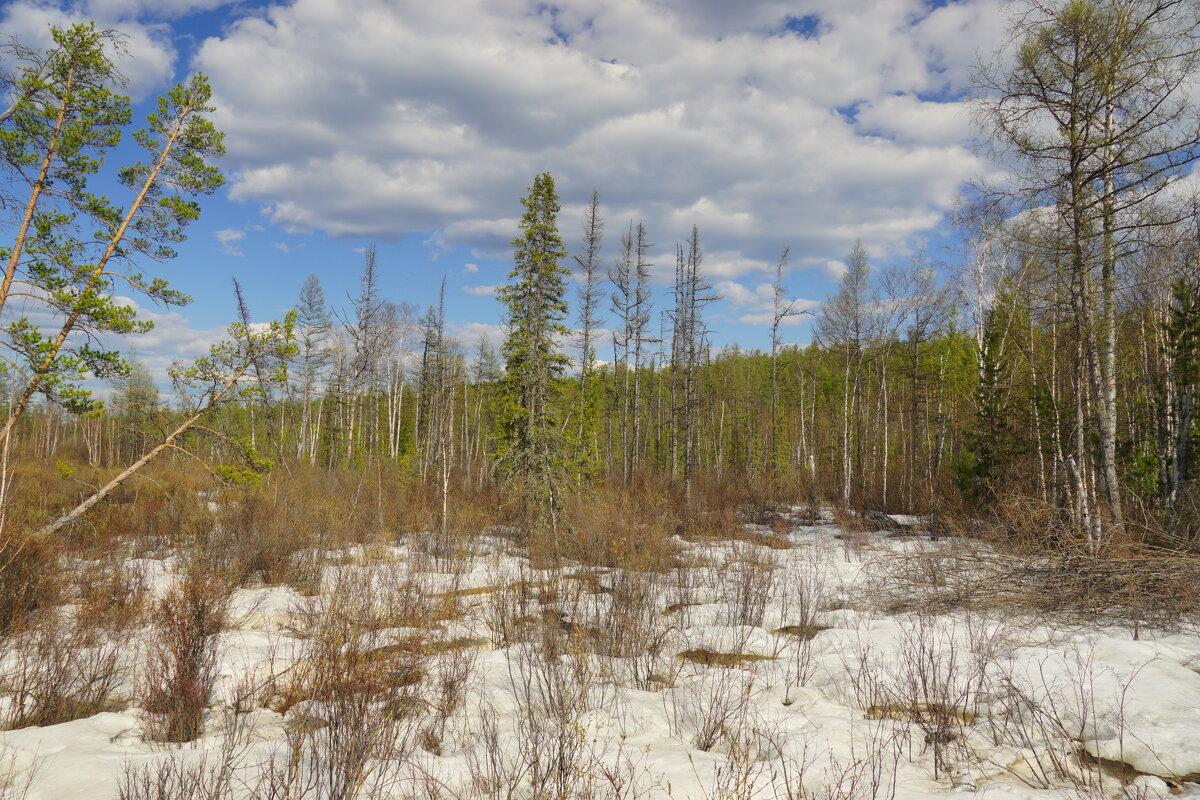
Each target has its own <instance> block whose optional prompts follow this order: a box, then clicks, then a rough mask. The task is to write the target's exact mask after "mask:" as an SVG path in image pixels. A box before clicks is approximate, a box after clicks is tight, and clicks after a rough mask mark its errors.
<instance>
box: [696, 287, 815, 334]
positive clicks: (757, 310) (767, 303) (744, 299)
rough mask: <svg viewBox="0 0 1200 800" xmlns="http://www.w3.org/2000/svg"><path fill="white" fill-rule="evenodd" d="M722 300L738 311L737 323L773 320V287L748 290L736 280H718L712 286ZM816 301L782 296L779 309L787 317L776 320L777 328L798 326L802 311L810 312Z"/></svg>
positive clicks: (758, 322) (761, 322) (769, 322)
mask: <svg viewBox="0 0 1200 800" xmlns="http://www.w3.org/2000/svg"><path fill="white" fill-rule="evenodd" d="M714 288H715V289H716V291H717V292H718V293H719V294H720V295H721V297H722V299H724V300H726V301H727V302H729V303H730V304H732V305H733V306H735V307H736V308H737V310H738V317H737V321H738V322H742V323H745V324H747V325H770V324H771V323H772V322H773V321H774V319H775V285H774V284H772V283H760V284H758V285H757V286H755V287H753V288H750V287H748V286H745V285H743V284H741V283H738V282H737V281H721V282H719V283H718V284H716V286H715V287H714ZM819 305H820V302H818V301H816V300H806V299H804V298H802V297H785V298H784V299H783V301H782V304H781V310H787V309H790V312H791V313H789V314H787V315H786V316H784V317H783V318H782V319H781V320H780V324H781V325H799V324H801V323H802V322H804V321H805V320H806V319H807V318H808V316H809V315H808V314H807V313H805V312H811V311H812V310H813V309H815V308H816V307H817V306H819Z"/></svg>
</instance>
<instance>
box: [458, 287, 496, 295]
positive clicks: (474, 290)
mask: <svg viewBox="0 0 1200 800" xmlns="http://www.w3.org/2000/svg"><path fill="white" fill-rule="evenodd" d="M496 288H497V287H495V286H464V287H462V290H463V291H464V292H466V293H467V294H473V295H475V296H476V297H487V296H488V295H492V294H495V293H496Z"/></svg>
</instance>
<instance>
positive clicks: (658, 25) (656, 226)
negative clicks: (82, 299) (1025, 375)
mask: <svg viewBox="0 0 1200 800" xmlns="http://www.w3.org/2000/svg"><path fill="white" fill-rule="evenodd" d="M79 19H95V20H96V21H97V22H98V23H99V24H101V25H105V26H112V27H116V28H119V29H121V30H123V31H125V32H126V33H128V34H129V37H130V38H129V51H130V54H129V57H128V59H127V60H126V61H124V62H123V68H124V71H125V72H126V74H127V75H128V76H129V78H130V81H131V83H130V91H131V93H132V94H133V96H134V98H135V100H138V101H139V103H140V105H139V110H141V111H143V113H144V105H145V102H146V101H147V100H148V99H149V98H152V97H153V96H154V95H155V94H156V93H157V92H159V91H162V90H163V89H165V88H166V87H168V86H169V85H170V84H171V83H172V82H173V81H175V80H179V79H181V78H183V77H185V76H186V75H188V74H189V73H190V72H192V71H194V70H197V69H200V70H203V71H204V72H206V73H207V74H208V75H209V76H210V78H211V80H212V82H213V87H214V91H215V101H216V104H217V107H218V110H217V112H216V121H217V123H218V125H219V126H221V127H222V128H223V129H224V130H226V132H227V145H228V151H229V152H228V155H227V157H226V158H225V159H224V162H223V164H222V166H223V168H224V170H225V173H226V175H227V178H228V184H227V186H226V187H225V188H224V189H222V190H221V191H220V192H218V193H217V194H216V195H215V196H213V197H210V198H207V199H206V200H205V201H204V211H203V216H202V219H201V221H200V222H199V223H198V224H196V225H194V226H193V227H192V228H191V230H190V238H189V241H188V242H186V243H184V244H183V245H182V246H181V247H180V256H179V257H178V258H177V259H175V260H174V261H173V262H170V263H168V264H166V265H164V266H163V267H161V270H160V272H161V274H163V275H164V276H165V277H167V278H168V279H170V280H171V281H172V282H173V284H174V285H175V286H176V287H177V288H179V289H181V290H183V291H185V292H187V293H189V294H191V295H193V296H194V297H195V302H194V304H192V305H191V306H188V307H186V308H184V309H181V310H179V311H178V312H173V313H171V314H163V313H161V310H157V311H156V310H154V309H147V312H148V314H149V315H150V316H151V318H153V319H155V320H156V322H157V323H158V330H157V331H156V332H155V333H154V334H151V335H150V336H148V337H145V338H143V339H142V340H141V341H139V342H137V343H136V345H135V347H136V348H137V351H138V353H139V355H140V356H141V357H142V358H144V359H145V360H146V361H147V362H148V363H150V365H151V366H152V368H154V369H155V370H156V371H158V370H160V369H161V368H162V367H164V366H165V365H166V364H167V363H169V361H170V359H171V358H173V357H186V356H189V355H193V354H194V353H195V352H196V351H198V350H199V349H201V348H202V347H204V346H205V345H206V344H207V343H208V342H210V341H212V340H213V339H214V338H215V337H216V336H217V335H218V333H219V330H220V328H221V327H222V326H223V325H224V324H226V323H227V322H228V321H229V320H230V319H231V318H232V316H233V309H234V306H233V300H232V294H231V290H230V282H231V278H232V277H234V276H236V277H237V278H238V279H239V280H240V281H241V282H242V284H243V285H244V287H245V288H246V290H247V295H248V300H249V302H250V306H251V308H252V310H253V312H254V314H255V316H256V317H257V318H260V319H265V318H268V317H273V316H278V315H279V314H280V313H282V311H283V310H284V309H286V308H287V307H289V306H290V305H291V303H292V302H293V301H294V299H295V296H296V293H297V290H298V289H299V286H300V284H301V282H302V281H303V280H304V278H305V277H306V276H307V275H308V274H309V273H313V272H315V273H317V274H318V275H319V276H320V278H321V280H322V282H323V284H324V286H325V289H326V294H327V296H328V298H329V299H330V301H331V303H332V304H333V305H335V306H337V305H345V304H346V297H347V295H348V294H353V293H354V291H355V290H356V288H357V280H358V274H359V271H360V269H361V266H362V258H363V257H362V250H363V248H365V247H366V246H367V245H368V244H369V243H371V242H375V243H377V246H378V257H379V264H380V267H381V272H382V288H383V290H384V293H385V294H386V295H387V296H388V298H389V299H391V300H393V301H396V302H409V303H414V304H417V305H420V306H423V305H425V304H427V303H429V302H432V301H434V300H435V299H436V293H437V291H438V287H439V285H440V283H441V280H442V278H443V276H445V278H446V286H447V316H448V318H449V321H450V323H451V327H452V329H453V330H454V331H456V332H457V333H458V334H459V335H460V337H461V338H462V339H463V340H464V341H465V342H466V343H467V344H468V345H470V344H473V343H474V341H475V339H476V338H477V337H478V335H479V334H480V333H490V334H491V335H493V336H497V335H498V328H497V324H498V321H499V308H498V305H497V303H496V301H495V299H494V297H492V296H491V295H490V294H489V292H488V287H494V286H497V285H500V284H502V283H503V282H504V281H505V277H506V274H507V272H508V269H509V260H508V259H509V247H508V241H509V240H510V239H511V238H512V237H513V236H514V235H515V233H516V220H517V217H518V215H519V213H520V205H519V202H518V201H519V198H520V197H521V196H522V195H523V194H524V193H525V190H526V187H527V186H528V185H529V184H530V182H531V180H532V178H533V176H534V174H536V173H537V172H540V171H543V170H549V171H551V172H552V173H553V174H554V175H555V176H556V180H557V182H558V188H559V192H560V194H561V196H562V199H563V207H564V208H563V212H562V214H561V215H560V219H559V223H560V230H561V232H562V234H563V237H564V239H565V240H566V242H567V244H568V247H569V248H570V249H572V250H575V249H577V248H578V246H579V239H580V227H581V222H582V207H583V204H584V203H585V202H586V201H587V199H588V197H589V196H590V194H591V191H592V189H593V188H595V189H598V190H599V191H600V193H601V198H602V202H603V205H604V211H605V217H606V224H607V236H606V247H605V257H606V260H608V261H611V259H612V258H613V257H614V256H615V252H616V248H617V245H618V238H619V234H620V231H621V230H623V229H624V228H625V227H626V226H627V225H628V224H629V222H630V221H631V220H633V221H635V222H636V221H637V220H644V221H645V224H646V225H647V228H648V230H649V234H650V240H651V241H652V242H655V243H657V245H658V247H657V248H656V251H655V252H654V253H653V254H652V258H653V261H654V262H655V264H656V270H657V271H656V279H657V281H658V282H659V285H660V286H662V287H665V286H666V282H667V280H668V279H669V276H670V273H671V269H672V265H673V253H674V248H675V243H676V242H678V241H681V240H683V239H684V238H685V237H686V236H687V235H688V233H689V232H690V229H691V226H692V225H693V224H695V225H698V226H699V229H700V237H701V243H702V245H703V246H704V249H705V252H706V257H705V266H706V270H707V272H708V276H709V279H710V281H711V282H712V283H714V284H715V285H716V286H717V289H718V291H719V292H720V293H721V294H722V295H723V296H724V299H723V300H722V301H721V302H719V303H717V304H715V305H714V306H713V307H712V308H711V310H710V315H709V317H710V323H711V326H712V328H713V329H714V337H713V338H714V341H715V343H717V344H727V343H734V342H737V343H740V344H741V345H743V346H746V347H765V346H766V344H767V342H768V333H767V329H766V326H765V325H764V317H765V316H766V315H767V314H768V311H769V305H770V292H769V283H770V281H771V279H772V276H773V270H774V265H775V262H776V261H777V260H778V257H779V253H780V252H781V251H782V249H783V248H784V247H790V249H791V254H792V255H791V258H790V260H789V272H788V274H787V276H786V278H785V283H786V285H787V287H788V289H789V291H790V294H791V296H792V297H794V298H796V299H797V302H798V305H799V306H800V307H806V308H811V309H812V310H813V311H815V312H818V313H819V307H818V306H817V305H816V303H817V301H819V300H820V299H821V298H823V297H824V296H825V295H827V294H828V293H829V292H830V291H831V290H832V289H833V288H834V286H835V283H836V279H837V277H838V275H839V269H840V261H839V260H840V259H841V258H842V257H844V255H845V254H846V252H847V251H848V250H849V248H850V246H851V245H852V244H853V242H854V240H855V239H858V238H861V239H863V241H864V242H865V243H866V245H867V246H868V249H869V251H870V252H871V254H872V257H873V259H874V260H875V262H876V263H877V264H879V265H886V264H889V263H893V262H896V261H903V260H907V259H908V258H909V257H911V254H912V253H913V252H914V251H915V250H916V249H917V248H919V247H922V246H924V247H926V248H927V249H928V250H929V252H930V254H931V255H932V256H934V257H936V256H937V255H938V248H939V246H940V245H941V244H942V243H943V242H944V237H945V236H946V233H945V225H944V220H945V215H946V213H947V212H948V211H949V210H950V209H951V207H952V205H953V203H954V199H955V196H956V193H957V192H958V191H959V190H960V188H961V186H962V185H963V182H964V181H966V180H969V179H970V178H972V177H974V176H976V175H979V174H981V173H984V172H987V171H988V170H989V169H991V167H990V165H989V164H988V163H987V162H985V161H984V160H983V159H982V158H981V157H980V156H979V155H978V154H977V153H975V152H974V151H973V150H972V149H971V147H970V140H971V128H970V124H969V120H968V118H967V114H966V104H965V103H964V102H962V100H961V97H962V93H963V91H964V89H965V88H966V86H967V81H968V75H969V71H970V68H971V66H972V65H973V63H974V62H975V60H976V58H977V54H979V53H984V54H986V53H989V52H991V51H992V50H994V49H995V48H996V47H997V46H998V44H999V42H1000V37H1001V35H1002V29H1003V19H1002V16H1001V12H1000V8H999V2H998V0H963V1H962V2H924V0H791V1H790V2H779V1H777V0H742V1H741V2H737V3H733V2H727V0H566V1H565V2H562V3H560V4H556V5H552V4H547V3H540V2H528V1H527V0H445V1H444V2H439V3H429V2H428V0H294V2H289V3H259V2H232V3H230V2H223V0H69V1H68V2H51V1H49V0H17V2H10V3H7V4H4V5H3V6H2V7H0V30H3V31H4V32H5V33H10V34H18V35H20V36H21V37H22V39H24V40H26V41H28V42H30V43H37V42H38V41H39V40H44V39H45V36H46V28H47V26H48V24H50V23H57V24H60V25H61V24H66V23H68V22H70V21H73V20H79ZM808 328H809V324H808V322H806V321H800V324H798V325H795V326H792V327H789V329H788V330H787V338H788V339H789V340H792V341H801V342H803V341H807V340H808V338H809V336H810V334H809V332H808Z"/></svg>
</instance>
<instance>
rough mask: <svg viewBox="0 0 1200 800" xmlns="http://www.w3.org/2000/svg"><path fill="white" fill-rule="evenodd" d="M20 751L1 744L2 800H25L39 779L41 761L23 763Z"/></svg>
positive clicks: (0, 775) (0, 794) (0, 786)
mask: <svg viewBox="0 0 1200 800" xmlns="http://www.w3.org/2000/svg"><path fill="white" fill-rule="evenodd" d="M18 755H19V753H18V752H17V751H15V750H9V749H8V748H7V747H5V746H4V745H0V800H25V798H26V797H28V796H29V792H30V790H31V789H32V788H33V785H34V783H35V782H36V781H37V774H38V769H39V767H40V764H39V762H38V761H37V760H36V759H34V760H33V761H32V762H31V763H30V764H29V765H28V766H26V765H23V764H22V763H21V761H22V759H20V758H19V757H18Z"/></svg>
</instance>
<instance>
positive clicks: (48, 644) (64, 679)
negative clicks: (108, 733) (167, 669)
mask: <svg viewBox="0 0 1200 800" xmlns="http://www.w3.org/2000/svg"><path fill="white" fill-rule="evenodd" d="M9 645H10V648H11V651H12V655H11V657H10V659H9V664H8V667H7V669H6V670H5V672H4V685H5V689H6V691H7V693H8V696H9V702H8V705H7V706H6V707H5V709H4V713H3V716H2V717H0V719H2V720H3V725H4V727H6V728H10V729H12V728H24V727H28V726H30V725H38V726H45V725H57V724H59V723H62V722H69V721H71V720H73V719H82V718H84V717H90V716H92V715H93V714H97V713H99V712H101V711H115V710H117V709H119V708H121V707H122V706H123V705H124V701H125V698H124V697H121V696H120V694H119V692H120V689H121V687H122V686H123V685H124V683H125V678H126V674H127V669H126V666H125V664H124V663H123V661H122V658H121V655H122V651H123V649H124V647H125V643H124V642H123V641H122V640H121V639H118V638H116V637H114V636H109V637H98V636H96V635H95V632H94V631H92V630H90V629H88V628H87V627H85V626H83V625H81V624H80V623H79V622H78V621H77V620H74V619H72V618H70V617H69V616H67V615H64V614H61V613H56V612H55V611H53V610H52V611H50V612H48V613H46V614H44V615H42V619H41V621H40V622H39V624H38V625H37V626H36V627H34V628H31V629H30V630H28V631H26V632H25V633H24V634H22V635H21V636H18V637H14V638H13V639H12V640H10V642H9Z"/></svg>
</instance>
